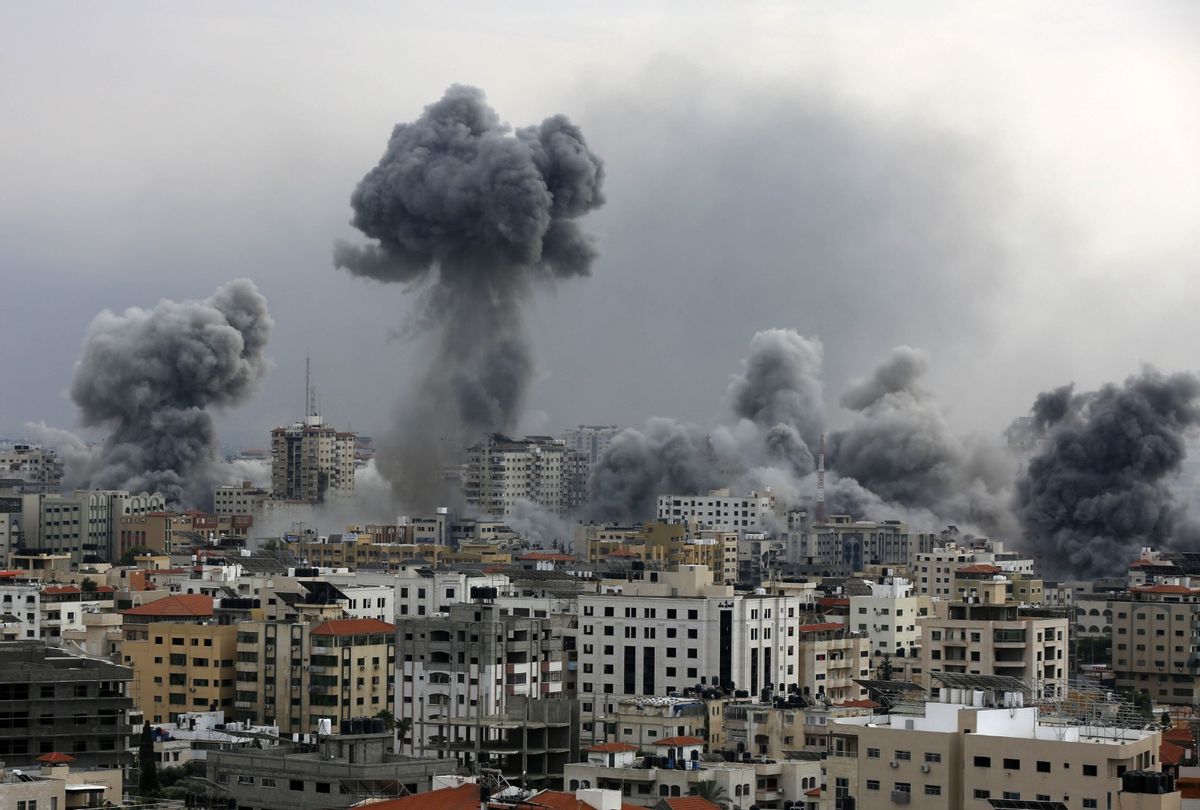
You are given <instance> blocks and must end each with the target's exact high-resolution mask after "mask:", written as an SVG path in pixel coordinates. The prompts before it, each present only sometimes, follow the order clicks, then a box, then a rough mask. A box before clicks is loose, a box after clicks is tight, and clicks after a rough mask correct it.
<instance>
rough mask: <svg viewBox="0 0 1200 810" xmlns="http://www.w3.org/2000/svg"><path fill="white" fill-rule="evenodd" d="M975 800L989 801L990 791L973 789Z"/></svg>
mask: <svg viewBox="0 0 1200 810" xmlns="http://www.w3.org/2000/svg"><path fill="white" fill-rule="evenodd" d="M975 798H976V799H990V798H992V792H991V791H990V790H982V789H980V788H975Z"/></svg>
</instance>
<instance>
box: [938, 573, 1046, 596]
mask: <svg viewBox="0 0 1200 810" xmlns="http://www.w3.org/2000/svg"><path fill="white" fill-rule="evenodd" d="M996 579H1002V580H1004V582H1005V583H1006V584H1005V599H1007V601H1009V602H1020V603H1021V604H1023V605H1040V604H1042V603H1043V602H1044V601H1045V588H1044V585H1043V582H1042V580H1041V579H1039V578H1037V577H1034V576H1031V575H1029V574H1025V573H1021V572H1018V571H1005V570H1004V569H1003V568H1001V567H1000V566H998V565H993V564H991V563H971V564H970V565H964V566H960V567H958V568H957V569H955V571H954V587H953V592H954V597H953V598H954V599H956V600H958V601H963V600H965V599H980V598H982V593H983V592H982V590H981V583H986V582H987V581H988V580H996Z"/></svg>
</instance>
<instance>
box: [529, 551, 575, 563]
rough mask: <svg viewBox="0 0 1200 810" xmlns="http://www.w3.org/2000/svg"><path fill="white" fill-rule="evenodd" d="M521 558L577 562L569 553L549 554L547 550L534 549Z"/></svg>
mask: <svg viewBox="0 0 1200 810" xmlns="http://www.w3.org/2000/svg"><path fill="white" fill-rule="evenodd" d="M520 559H522V560H546V561H548V562H577V561H576V559H575V558H574V557H572V556H571V555H570V554H549V553H547V552H542V551H535V552H533V553H531V554H526V555H524V556H522V557H521V558H520Z"/></svg>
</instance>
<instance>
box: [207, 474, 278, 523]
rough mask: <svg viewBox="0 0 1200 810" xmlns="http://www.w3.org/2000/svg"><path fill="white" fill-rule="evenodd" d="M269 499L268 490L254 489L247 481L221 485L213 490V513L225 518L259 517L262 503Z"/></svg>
mask: <svg viewBox="0 0 1200 810" xmlns="http://www.w3.org/2000/svg"><path fill="white" fill-rule="evenodd" d="M270 497H271V492H270V490H266V489H263V488H262V487H256V486H254V484H252V483H251V482H249V481H243V482H241V483H240V484H222V485H221V486H218V487H215V488H214V489H213V512H215V513H216V514H218V515H221V516H226V517H235V516H237V517H246V516H256V515H261V514H262V509H263V503H264V502H265V501H267V500H269V499H270Z"/></svg>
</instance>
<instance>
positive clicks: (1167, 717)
mask: <svg viewBox="0 0 1200 810" xmlns="http://www.w3.org/2000/svg"><path fill="white" fill-rule="evenodd" d="M1160 719H1161V720H1162V727H1163V728H1164V729H1168V728H1170V727H1171V726H1173V725H1175V721H1174V720H1172V719H1171V712H1170V711H1169V710H1167V709H1163V713H1162V718H1160Z"/></svg>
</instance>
